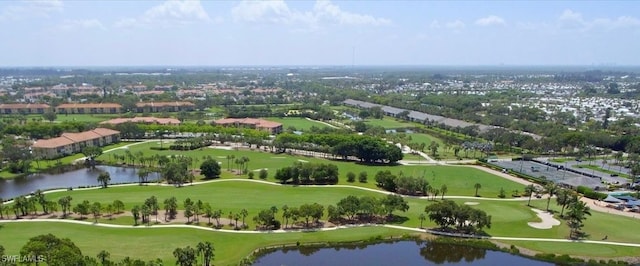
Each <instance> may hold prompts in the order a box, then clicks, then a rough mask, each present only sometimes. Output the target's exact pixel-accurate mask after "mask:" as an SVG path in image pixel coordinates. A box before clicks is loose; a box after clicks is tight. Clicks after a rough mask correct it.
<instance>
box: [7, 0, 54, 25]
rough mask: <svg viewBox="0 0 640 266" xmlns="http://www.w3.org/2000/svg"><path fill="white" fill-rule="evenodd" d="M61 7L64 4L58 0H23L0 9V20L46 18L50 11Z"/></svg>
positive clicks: (52, 11)
mask: <svg viewBox="0 0 640 266" xmlns="http://www.w3.org/2000/svg"><path fill="white" fill-rule="evenodd" d="M63 9H64V5H63V3H62V1H60V0H38V1H23V2H20V3H19V4H16V5H10V6H7V7H5V8H4V9H2V10H0V20H5V19H11V20H17V19H26V18H33V17H40V18H48V17H49V16H50V14H51V13H57V12H62V10H63Z"/></svg>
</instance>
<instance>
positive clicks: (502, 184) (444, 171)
mask: <svg viewBox="0 0 640 266" xmlns="http://www.w3.org/2000/svg"><path fill="white" fill-rule="evenodd" d="M165 145H166V144H165ZM152 146H159V143H156V142H152V143H151V142H150V143H144V144H139V145H135V146H131V147H130V148H129V151H130V152H131V153H134V154H135V153H137V152H138V151H142V152H143V153H144V156H151V155H152V154H159V155H162V156H172V155H176V156H190V157H192V158H193V159H194V160H193V161H194V163H193V165H192V166H191V167H192V168H197V167H199V164H200V162H201V161H202V158H203V157H205V156H211V157H213V158H214V159H215V160H217V161H219V162H221V163H222V164H221V166H222V168H223V174H222V178H231V177H234V178H235V177H241V178H245V177H246V176H238V175H235V174H233V173H231V172H229V171H226V170H227V168H228V161H227V159H226V158H227V156H229V155H233V156H235V158H240V157H242V156H246V157H247V158H249V162H248V168H249V170H250V171H256V172H257V171H258V170H259V169H267V171H268V173H269V178H268V179H267V180H268V181H273V182H276V180H275V179H274V178H273V175H274V174H275V172H276V170H277V169H279V168H282V167H285V166H290V165H292V164H293V163H295V162H315V163H333V164H335V165H337V166H338V169H339V171H340V181H339V184H352V185H356V186H362V187H368V188H376V186H375V174H376V173H377V172H378V171H385V170H389V171H391V172H392V173H394V174H396V175H397V174H399V173H400V172H401V171H402V172H403V174H405V175H411V176H423V177H425V178H427V181H429V183H430V184H431V185H432V186H434V187H437V188H440V187H441V186H442V185H443V184H446V185H447V186H448V187H449V194H451V195H464V196H473V195H474V194H475V189H474V185H475V184H476V183H480V185H481V186H482V188H481V189H480V194H481V195H482V196H483V197H490V198H495V197H497V196H498V194H499V192H500V188H504V189H505V190H506V191H507V192H510V191H513V190H515V189H518V190H520V191H523V190H524V186H523V185H520V184H517V183H515V182H511V181H508V180H506V179H503V178H498V177H496V176H494V175H492V174H489V173H486V172H484V171H480V170H477V169H474V168H469V167H462V166H441V165H364V164H359V163H356V162H352V161H338V160H328V159H321V158H313V157H306V156H291V155H287V154H273V153H269V152H263V151H250V150H223V149H212V148H203V149H199V150H193V151H170V150H165V151H158V150H151V149H150V147H152ZM124 152H125V151H124V150H116V151H113V154H119V155H123V154H124ZM112 158H113V157H112V156H111V155H109V154H103V155H102V156H100V157H99V158H98V159H99V160H104V161H111V160H112ZM196 160H197V161H196ZM233 167H234V166H233V162H231V168H233ZM363 171H364V172H367V174H368V182H367V183H359V182H355V183H348V182H346V180H347V178H346V176H347V173H348V172H354V173H356V174H358V173H360V172H363Z"/></svg>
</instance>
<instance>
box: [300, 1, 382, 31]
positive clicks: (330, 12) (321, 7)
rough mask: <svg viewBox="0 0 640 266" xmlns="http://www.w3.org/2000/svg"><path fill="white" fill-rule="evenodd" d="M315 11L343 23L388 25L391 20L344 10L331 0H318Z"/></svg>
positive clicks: (319, 15) (321, 15) (322, 16)
mask: <svg viewBox="0 0 640 266" xmlns="http://www.w3.org/2000/svg"><path fill="white" fill-rule="evenodd" d="M313 11H314V13H315V14H316V15H317V16H318V17H320V18H324V19H327V20H332V21H334V22H337V23H338V24H342V25H372V26H379V25H387V24H390V23H391V21H390V20H388V19H386V18H376V17H374V16H371V15H363V14H357V13H351V12H347V11H343V10H342V9H340V7H339V6H337V5H335V4H333V3H331V1H329V0H318V1H316V4H315V6H314V7H313Z"/></svg>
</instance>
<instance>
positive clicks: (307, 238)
mask: <svg viewBox="0 0 640 266" xmlns="http://www.w3.org/2000/svg"><path fill="white" fill-rule="evenodd" d="M63 195H71V196H72V198H73V203H74V204H75V203H77V202H80V201H81V200H89V201H100V202H103V203H107V202H111V201H112V200H113V199H120V200H122V201H124V202H125V204H126V205H127V208H128V209H129V208H130V207H131V206H132V205H133V204H142V202H143V201H144V199H145V198H147V197H149V196H151V195H155V196H156V197H158V198H159V200H160V201H162V200H163V199H164V198H166V197H170V196H175V197H177V198H178V200H179V201H180V203H182V201H183V200H184V199H185V198H186V197H190V198H191V199H192V200H198V199H199V200H203V201H205V202H210V203H211V204H212V205H213V206H214V208H216V209H217V208H220V209H222V210H224V211H223V213H225V214H226V213H228V211H234V212H236V211H238V210H240V209H241V208H246V209H247V210H248V211H249V216H248V217H247V221H248V222H249V225H250V228H253V226H254V224H251V220H252V219H251V218H252V217H253V216H254V215H255V214H256V213H257V211H259V210H260V209H264V208H269V207H270V206H278V207H280V206H282V205H284V204H287V205H289V206H298V205H300V204H303V203H310V202H318V203H320V204H323V205H325V206H326V205H327V204H335V202H337V201H338V200H339V199H340V198H343V197H346V196H347V195H355V196H364V195H374V196H379V197H381V196H382V195H381V194H379V193H375V192H370V191H364V190H358V189H354V188H339V187H292V186H273V185H268V184H258V183H249V182H217V183H209V184H203V185H197V186H187V187H183V188H173V187H159V186H128V187H112V188H108V189H98V190H75V191H64V192H58V193H52V194H47V195H46V197H47V198H51V199H56V198H58V197H61V196H63ZM238 195H242V196H238ZM407 201H408V202H409V206H410V209H409V211H408V212H406V213H401V212H400V213H397V215H399V216H402V217H406V221H403V222H402V223H400V225H403V226H407V227H418V226H419V225H420V221H419V220H418V219H417V217H418V216H419V214H420V213H421V212H422V211H423V210H424V207H425V206H426V205H427V204H430V203H432V202H433V201H430V200H426V199H417V198H408V199H407ZM455 201H456V202H458V203H459V204H463V203H464V202H469V201H471V202H478V203H479V204H478V205H473V206H472V207H473V208H478V209H482V210H484V211H486V212H487V213H488V214H489V215H491V216H492V226H491V228H490V229H487V230H486V232H487V233H488V234H490V235H492V236H508V237H527V238H555V239H564V238H566V237H567V236H568V228H567V226H566V223H564V221H562V224H561V225H560V226H557V227H554V228H552V229H549V230H540V229H534V228H532V227H529V226H528V225H527V222H535V221H538V220H539V218H537V217H536V216H535V215H534V212H533V211H531V210H530V207H528V206H526V201H489V200H482V199H457V200H455ZM546 203H547V201H546V199H534V200H532V202H531V204H532V206H534V207H536V208H539V209H544V208H545V207H546ZM180 205H181V204H180ZM550 207H551V209H552V210H554V211H559V208H558V206H556V205H555V203H554V202H552V203H551V205H550ZM162 212H163V211H160V213H161V214H160V217H162ZM325 213H326V211H325ZM592 213H593V215H592V216H590V217H588V218H587V220H586V221H585V228H584V230H585V231H586V232H587V233H589V234H590V235H591V236H592V237H590V238H589V239H592V240H600V239H601V238H602V237H603V236H604V235H607V236H608V240H609V241H616V242H627V243H640V235H638V234H629V230H628V228H634V227H635V226H637V220H636V219H633V218H628V217H621V216H616V215H607V214H603V213H598V212H592ZM151 219H152V220H153V219H154V217H151ZM201 219H202V220H201V222H202V223H204V222H205V221H206V219H205V218H201ZM278 219H280V217H279V215H278ZM89 220H90V219H89ZM100 222H101V223H103V222H105V223H111V224H120V225H131V224H132V222H133V220H132V218H131V217H120V218H117V219H114V220H104V219H103V220H100ZM424 226H425V227H434V226H435V225H434V224H433V223H432V222H430V221H429V220H427V221H425V223H424ZM141 227H142V226H141ZM225 228H226V227H225ZM227 229H228V228H227ZM44 233H54V234H56V235H58V236H61V237H70V238H71V239H72V240H73V241H74V242H76V244H78V246H80V247H81V248H82V250H83V252H85V254H87V255H93V254H95V253H97V252H98V251H100V250H102V249H105V250H108V251H109V252H110V253H111V254H112V256H113V257H114V258H123V257H125V256H131V257H141V256H142V258H144V259H153V258H154V257H156V256H161V258H162V259H163V260H165V261H172V258H171V255H170V254H171V251H172V250H173V249H175V248H176V247H181V246H186V245H191V246H193V245H195V244H196V243H197V242H199V241H204V240H209V241H212V242H213V243H214V244H215V245H216V264H218V265H228V264H232V263H235V262H237V261H238V260H239V259H240V258H241V257H243V256H245V255H247V254H248V253H249V252H250V251H251V250H254V249H256V248H259V247H264V246H269V245H280V244H291V243H295V241H300V242H317V241H347V240H365V239H370V238H372V237H375V236H378V235H384V236H388V235H401V234H403V233H407V231H404V232H403V231H397V230H390V229H384V228H356V229H346V230H339V231H333V232H321V233H320V232H316V233H287V234H260V235H250V234H233V235H232V234H230V233H223V232H208V231H199V230H195V229H177V228H172V229H167V228H164V229H163V228H160V227H158V226H155V227H154V226H153V225H152V226H151V228H149V229H145V230H134V229H107V228H101V227H92V226H88V225H69V224H55V225H52V224H49V225H47V226H42V224H41V223H20V224H16V223H8V224H0V240H2V241H1V242H2V243H3V245H4V246H5V248H6V249H7V252H6V253H8V254H12V252H17V250H19V248H20V247H21V245H23V244H24V243H25V242H26V240H27V239H28V238H29V237H31V236H35V235H38V234H44ZM96 239H99V240H100V241H96ZM504 242H507V243H515V244H517V245H519V246H522V247H525V248H530V249H533V250H536V251H540V252H551V253H558V254H571V255H591V256H601V257H619V256H630V255H632V254H633V252H634V250H635V252H636V253H635V254H637V250H638V249H637V248H629V247H619V246H609V245H585V244H578V243H552V242H531V241H504ZM5 243H6V244H5ZM113 243H118V245H117V248H114V245H113ZM547 244H548V245H547ZM133 245H139V246H137V247H134V246H133ZM582 246H584V247H585V249H586V250H582V249H580V247H582ZM597 247H602V248H601V250H599V251H593V252H592V253H590V249H592V248H593V249H597ZM158 254H162V255H158Z"/></svg>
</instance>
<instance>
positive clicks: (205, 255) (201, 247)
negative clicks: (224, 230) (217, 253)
mask: <svg viewBox="0 0 640 266" xmlns="http://www.w3.org/2000/svg"><path fill="white" fill-rule="evenodd" d="M196 250H197V252H198V255H202V263H203V265H204V266H209V265H211V261H212V260H213V257H214V254H213V251H214V250H215V248H213V244H212V243H211V242H209V241H207V242H204V243H203V242H200V243H198V245H197V246H196Z"/></svg>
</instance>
